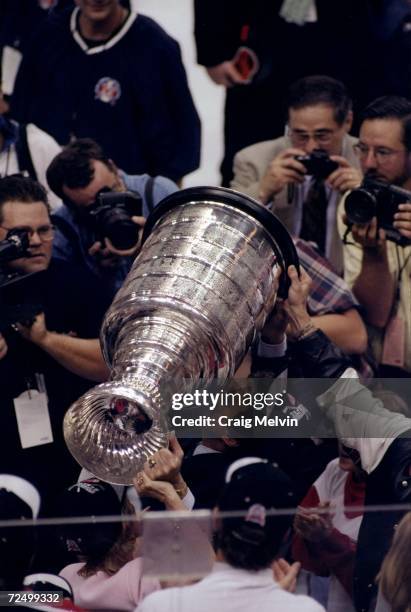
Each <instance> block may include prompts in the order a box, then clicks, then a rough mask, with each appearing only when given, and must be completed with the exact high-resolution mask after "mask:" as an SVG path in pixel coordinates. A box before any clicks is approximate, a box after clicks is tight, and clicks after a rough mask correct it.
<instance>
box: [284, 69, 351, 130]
mask: <svg viewBox="0 0 411 612" xmlns="http://www.w3.org/2000/svg"><path fill="white" fill-rule="evenodd" d="M317 104H326V105H327V106H331V107H332V108H333V109H334V119H335V121H336V122H337V123H338V124H339V125H342V124H343V123H344V121H345V120H346V119H347V116H348V113H349V112H350V110H351V109H352V101H351V98H350V96H349V95H348V91H347V89H346V87H345V85H344V83H341V81H337V80H336V79H332V78H331V77H328V76H324V75H314V76H308V77H304V78H303V79H299V80H298V81H295V83H293V84H292V85H291V87H290V89H289V92H288V102H287V108H288V109H290V108H294V109H299V108H304V107H306V106H316V105H317Z"/></svg>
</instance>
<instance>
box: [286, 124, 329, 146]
mask: <svg viewBox="0 0 411 612" xmlns="http://www.w3.org/2000/svg"><path fill="white" fill-rule="evenodd" d="M287 132H288V136H290V138H292V140H293V141H294V143H295V144H296V145H297V144H298V145H305V144H307V142H308V141H309V140H310V138H313V139H314V140H315V142H317V143H318V144H321V145H327V144H330V142H331V140H332V137H333V136H334V134H335V130H318V131H316V132H312V133H309V132H301V131H300V130H294V129H292V128H288V130H287Z"/></svg>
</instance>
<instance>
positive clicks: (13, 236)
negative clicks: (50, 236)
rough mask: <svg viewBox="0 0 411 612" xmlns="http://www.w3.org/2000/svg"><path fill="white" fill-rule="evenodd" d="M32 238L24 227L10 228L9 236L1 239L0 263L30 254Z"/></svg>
mask: <svg viewBox="0 0 411 612" xmlns="http://www.w3.org/2000/svg"><path fill="white" fill-rule="evenodd" d="M29 244H30V239H29V235H28V232H26V231H25V230H22V229H15V230H10V231H9V233H8V234H7V238H5V239H4V240H0V265H2V264H4V263H6V262H7V261H11V260H13V259H18V258H19V257H27V256H28V248H29Z"/></svg>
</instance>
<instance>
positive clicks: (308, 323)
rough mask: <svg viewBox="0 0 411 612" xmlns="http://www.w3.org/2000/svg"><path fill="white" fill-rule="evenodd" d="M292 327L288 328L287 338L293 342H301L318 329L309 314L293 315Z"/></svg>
mask: <svg viewBox="0 0 411 612" xmlns="http://www.w3.org/2000/svg"><path fill="white" fill-rule="evenodd" d="M293 315H295V316H293V317H292V319H291V321H290V325H289V328H288V333H287V336H288V337H289V338H290V339H291V340H301V339H302V338H303V337H305V336H306V335H308V334H309V333H312V332H313V331H314V330H315V329H316V327H315V325H314V323H313V322H312V319H311V317H310V316H309V315H308V313H307V312H304V313H293Z"/></svg>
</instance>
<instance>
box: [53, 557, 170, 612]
mask: <svg viewBox="0 0 411 612" xmlns="http://www.w3.org/2000/svg"><path fill="white" fill-rule="evenodd" d="M83 566H84V563H73V564H72V565H67V566H66V567H64V568H63V569H62V570H61V572H60V576H63V578H65V579H66V580H67V581H68V582H69V583H70V585H71V588H72V589H73V595H74V602H75V604H76V605H77V606H81V607H82V608H87V609H90V608H91V609H96V608H97V609H100V610H134V609H135V608H136V606H137V605H138V604H139V602H140V601H141V600H142V599H144V597H146V595H148V594H149V593H153V592H154V591H158V590H159V589H160V583H159V582H158V580H156V579H154V578H143V576H142V573H143V567H142V559H141V558H137V559H133V561H129V562H128V563H126V565H124V566H123V567H122V568H121V569H120V570H119V571H118V572H117V573H116V574H114V575H113V576H108V575H107V574H105V573H104V572H102V571H99V572H97V573H96V574H94V575H93V576H89V577H88V578H83V576H79V575H78V572H79V570H80V569H81V568H82V567H83Z"/></svg>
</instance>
